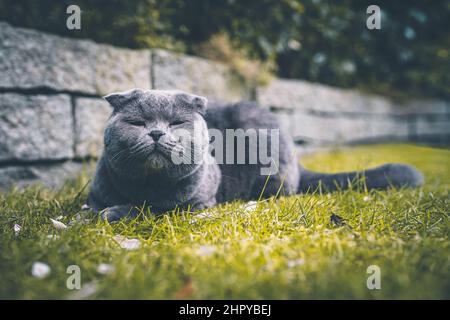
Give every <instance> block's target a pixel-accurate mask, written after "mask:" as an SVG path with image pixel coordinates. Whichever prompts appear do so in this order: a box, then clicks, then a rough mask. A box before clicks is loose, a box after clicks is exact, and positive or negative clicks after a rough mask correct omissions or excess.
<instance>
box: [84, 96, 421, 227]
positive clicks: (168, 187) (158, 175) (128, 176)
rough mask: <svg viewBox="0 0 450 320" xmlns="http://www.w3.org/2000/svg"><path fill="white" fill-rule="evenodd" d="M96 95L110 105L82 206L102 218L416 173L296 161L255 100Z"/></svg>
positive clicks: (407, 180)
mask: <svg viewBox="0 0 450 320" xmlns="http://www.w3.org/2000/svg"><path fill="white" fill-rule="evenodd" d="M105 99H106V100H107V101H108V102H109V103H110V104H111V106H112V107H113V112H112V115H111V117H110V118H109V120H108V122H107V126H106V129H105V134H104V145H105V147H104V151H103V154H102V156H101V157H100V159H99V161H98V164H97V169H96V173H95V177H94V179H93V182H92V184H91V189H90V192H89V196H88V204H89V205H90V207H91V208H92V209H94V210H96V211H101V212H102V214H103V216H104V217H105V218H106V219H108V220H109V221H116V220H118V219H121V218H123V217H125V216H128V217H135V216H136V214H137V213H138V209H137V208H139V207H142V206H146V207H148V208H150V211H151V212H152V213H155V214H159V213H164V212H167V211H171V210H174V209H175V208H180V209H190V210H199V209H204V208H208V207H211V206H214V205H216V204H218V203H222V202H226V201H232V200H235V199H242V200H255V199H259V198H267V197H270V196H274V195H292V194H297V193H304V192H308V191H313V190H316V189H317V188H321V189H322V190H325V191H333V190H336V189H338V188H345V187H347V186H348V183H349V182H352V181H353V182H355V181H356V180H357V179H364V183H365V185H366V186H367V188H369V189H373V188H377V189H383V188H388V187H389V186H394V187H416V186H419V185H421V184H422V183H423V177H422V175H421V173H420V172H419V171H417V170H416V169H415V168H413V167H411V166H409V165H405V164H385V165H382V166H379V167H376V168H372V169H369V170H365V171H363V172H346V173H337V174H325V173H317V172H312V171H309V170H307V169H305V168H303V167H301V166H300V165H299V164H298V158H297V156H296V155H295V148H294V144H293V142H292V140H291V138H290V137H289V136H288V135H287V134H286V133H285V132H284V130H283V128H280V127H279V124H278V122H277V119H276V117H275V116H274V115H273V114H271V113H270V112H269V111H268V110H266V109H264V108H261V107H259V106H258V105H257V104H256V103H252V102H240V103H235V104H213V105H211V106H209V107H208V109H207V100H206V99H205V98H204V97H201V96H198V95H194V94H189V93H185V92H181V91H168V90H149V91H143V90H140V89H133V90H130V91H126V92H121V93H112V94H110V95H108V96H106V97H105Z"/></svg>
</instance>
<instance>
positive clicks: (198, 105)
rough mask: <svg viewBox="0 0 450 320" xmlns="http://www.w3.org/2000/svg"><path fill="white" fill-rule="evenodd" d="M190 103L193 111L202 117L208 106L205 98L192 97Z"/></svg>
mask: <svg viewBox="0 0 450 320" xmlns="http://www.w3.org/2000/svg"><path fill="white" fill-rule="evenodd" d="M191 103H192V105H193V106H194V108H195V111H197V112H198V113H200V114H201V115H203V116H204V115H205V113H206V108H207V105H208V100H207V99H206V98H205V97H201V96H194V98H193V99H192V102H191Z"/></svg>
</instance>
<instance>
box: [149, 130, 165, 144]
mask: <svg viewBox="0 0 450 320" xmlns="http://www.w3.org/2000/svg"><path fill="white" fill-rule="evenodd" d="M165 134H166V133H165V132H164V131H161V130H152V131H150V133H149V134H148V135H149V136H150V137H152V138H153V140H154V141H158V140H159V138H161V136H163V135H165Z"/></svg>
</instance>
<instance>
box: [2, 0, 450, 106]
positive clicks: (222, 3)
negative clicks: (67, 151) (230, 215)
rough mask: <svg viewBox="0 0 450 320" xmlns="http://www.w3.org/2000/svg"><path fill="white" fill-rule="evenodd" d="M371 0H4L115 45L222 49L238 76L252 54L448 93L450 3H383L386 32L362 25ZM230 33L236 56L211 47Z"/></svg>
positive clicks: (395, 88)
mask: <svg viewBox="0 0 450 320" xmlns="http://www.w3.org/2000/svg"><path fill="white" fill-rule="evenodd" d="M70 4H77V5H79V6H80V8H81V9H82V28H81V30H76V31H73V30H72V31H71V30H68V29H67V28H66V24H65V20H66V18H67V14H66V8H67V6H68V5H70ZM371 4H373V3H372V1H368V0H338V1H331V0H328V1H326V0H308V1H306V0H305V1H298V0H245V1H237V0H199V1H189V0H158V1H157V0H136V1H119V0H77V1H74V0H69V1H66V0H40V1H32V0H0V19H1V20H6V21H8V22H10V23H12V24H14V25H17V26H24V27H29V28H35V29H40V30H45V31H49V32H53V33H57V34H61V35H64V36H70V37H80V38H91V39H94V40H95V41H99V42H105V43H111V44H114V45H119V46H126V47H131V48H144V47H161V48H167V49H171V50H177V51H181V52H187V53H197V54H198V53H207V54H206V55H207V56H214V55H215V56H216V57H217V56H222V57H225V58H226V59H225V62H230V61H231V62H232V66H233V63H235V65H234V68H240V69H239V72H240V73H241V75H242V74H247V72H254V71H248V70H246V68H244V67H242V62H239V63H237V64H236V61H245V60H246V59H250V61H253V62H255V61H256V62H257V63H261V65H265V64H266V63H267V65H271V64H274V65H275V66H276V67H277V68H276V69H277V75H278V76H281V77H285V78H299V79H305V80H309V81H317V82H322V83H326V84H330V85H336V86H341V87H360V88H365V89H368V90H370V91H372V92H381V93H384V94H386V93H393V92H403V93H406V94H407V95H409V94H413V95H415V96H440V97H444V98H448V97H450V89H449V83H450V81H449V80H450V79H449V77H450V76H449V74H450V67H449V65H450V64H449V50H450V33H449V30H450V28H449V19H448V18H449V13H450V1H441V0H408V1H406V0H400V1H387V0H384V1H382V0H380V1H377V5H379V6H380V7H381V10H382V20H381V30H368V29H367V28H366V19H367V17H368V15H367V14H366V9H367V7H368V6H369V5H371ZM224 35H226V36H224ZM224 39H228V40H230V41H228V43H229V44H231V45H232V48H234V50H229V49H227V50H228V52H229V53H232V52H233V54H234V58H232V59H230V56H229V55H228V56H227V55H224V54H223V53H221V54H211V50H213V49H214V48H222V49H223V48H224V46H223V45H218V42H220V41H222V42H224ZM205 43H206V44H205ZM207 44H209V45H210V48H209V49H207V46H208V45H207ZM227 45H228V44H227ZM199 48H201V49H200V50H199ZM239 53H241V54H242V56H241V57H240V58H237V56H238V54H239ZM233 61H234V62H233ZM238 66H239V67H238ZM250 69H252V68H250ZM263 69H264V70H266V69H270V68H263ZM272 69H273V68H272ZM247 77H248V76H247ZM250 78H251V79H254V78H253V77H250ZM263 78H264V77H263Z"/></svg>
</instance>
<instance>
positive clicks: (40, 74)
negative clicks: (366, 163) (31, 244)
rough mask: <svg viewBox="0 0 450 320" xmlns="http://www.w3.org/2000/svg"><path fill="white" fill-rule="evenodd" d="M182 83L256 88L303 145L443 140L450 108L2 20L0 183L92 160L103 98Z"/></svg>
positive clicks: (230, 95) (231, 94)
mask: <svg viewBox="0 0 450 320" xmlns="http://www.w3.org/2000/svg"><path fill="white" fill-rule="evenodd" d="M132 87H140V88H143V89H174V88H176V89H180V90H185V91H190V92H194V93H196V94H200V95H204V96H206V97H207V98H208V99H209V100H222V101H238V100H242V99H248V98H249V94H250V92H256V94H257V96H256V98H257V100H258V101H259V102H260V103H261V104H262V105H263V107H267V108H270V109H271V110H273V112H274V113H275V114H276V115H277V116H278V117H279V119H280V121H281V124H282V125H283V126H284V127H286V128H288V130H289V132H290V133H291V134H292V136H293V138H294V139H295V140H296V141H297V142H298V143H299V144H305V143H306V144H307V145H310V146H316V145H323V144H335V143H359V142H378V141H392V140H393V139H394V140H398V141H414V142H430V143H441V144H447V143H448V141H449V136H450V131H449V127H450V126H449V122H450V107H449V104H448V102H442V101H412V102H409V103H408V105H405V106H398V105H397V104H395V103H393V102H392V101H390V100H388V99H385V98H382V97H377V96H368V95H363V94H360V93H358V92H356V91H349V90H341V89H336V88H330V87H326V86H323V85H318V84H311V83H307V82H303V81H288V80H281V79H276V80H274V81H272V82H271V83H270V84H269V85H268V86H266V87H262V88H245V87H242V86H239V85H237V84H236V83H234V82H233V74H232V72H231V71H230V70H229V69H228V68H227V67H226V66H225V65H222V64H220V63H216V62H212V61H208V60H205V59H201V58H198V57H191V56H186V55H180V54H176V53H173V52H168V51H164V50H129V49H123V48H116V47H112V46H108V45H102V44H97V43H94V42H92V41H88V40H73V39H66V38H62V37H58V36H55V35H50V34H46V33H43V32H37V31H33V30H28V29H22V28H15V27H12V26H11V25H9V24H6V23H3V22H0V189H7V188H9V187H11V186H13V185H18V186H25V185H28V184H31V183H35V182H41V183H43V184H45V185H49V186H57V185H59V184H60V183H61V182H62V181H64V180H65V179H67V178H69V177H72V176H74V175H75V174H76V173H77V172H79V171H80V170H81V169H82V168H83V163H84V162H86V160H89V159H95V158H96V157H98V155H99V153H100V152H101V148H102V138H103V129H104V124H105V122H106V120H107V118H108V117H109V115H110V112H111V109H110V107H109V106H108V104H107V103H106V102H105V101H104V100H103V99H102V98H101V97H102V96H103V95H105V94H108V93H111V92H114V91H122V90H128V89H130V88H132Z"/></svg>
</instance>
